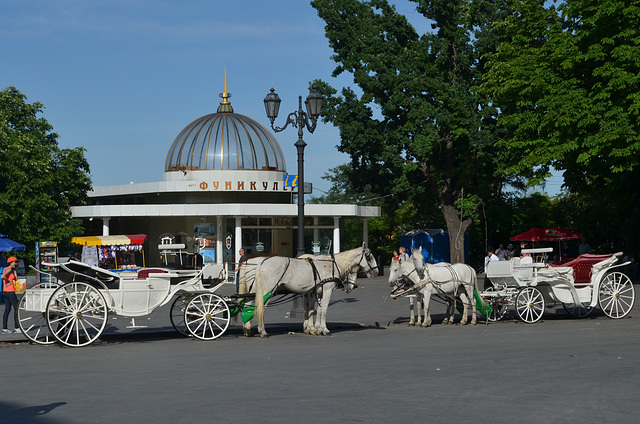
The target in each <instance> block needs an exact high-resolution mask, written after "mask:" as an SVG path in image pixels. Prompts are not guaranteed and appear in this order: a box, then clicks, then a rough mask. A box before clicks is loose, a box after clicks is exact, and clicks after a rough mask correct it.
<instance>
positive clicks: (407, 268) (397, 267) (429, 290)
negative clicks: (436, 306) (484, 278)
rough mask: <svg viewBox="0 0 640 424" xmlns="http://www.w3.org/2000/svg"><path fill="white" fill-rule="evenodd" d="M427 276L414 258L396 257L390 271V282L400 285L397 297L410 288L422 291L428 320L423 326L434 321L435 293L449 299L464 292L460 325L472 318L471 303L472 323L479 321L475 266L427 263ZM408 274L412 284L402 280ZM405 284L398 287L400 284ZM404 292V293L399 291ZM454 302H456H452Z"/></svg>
mask: <svg viewBox="0 0 640 424" xmlns="http://www.w3.org/2000/svg"><path fill="white" fill-rule="evenodd" d="M424 270H425V277H424V278H420V276H419V275H418V272H417V269H416V267H415V265H414V264H413V262H411V261H408V262H407V261H400V260H394V261H392V262H391V267H390V273H389V284H390V285H391V286H392V287H396V289H395V290H394V291H393V293H392V296H394V297H397V296H400V295H402V294H406V293H409V292H416V293H417V292H420V293H421V294H422V296H423V297H424V300H423V307H424V321H423V322H422V323H421V324H420V325H422V326H423V327H428V326H430V325H431V315H430V313H429V303H430V300H431V296H432V295H434V294H435V295H436V296H439V297H442V298H445V299H455V298H456V297H457V296H460V300H461V301H462V304H463V314H462V320H461V321H460V325H465V324H467V322H468V309H469V308H468V306H471V309H472V314H471V325H475V324H476V303H475V298H474V294H473V292H474V291H475V290H477V279H476V273H475V270H474V269H473V268H471V267H470V266H468V265H465V264H453V265H448V266H446V265H443V264H440V265H437V266H435V265H429V264H426V265H425V268H424ZM402 277H406V279H407V280H409V281H410V286H409V287H406V283H404V282H402V281H403V280H404V279H403V278H402ZM399 284H400V285H404V286H405V287H398V285H399ZM398 292H400V294H398ZM451 303H453V302H451Z"/></svg>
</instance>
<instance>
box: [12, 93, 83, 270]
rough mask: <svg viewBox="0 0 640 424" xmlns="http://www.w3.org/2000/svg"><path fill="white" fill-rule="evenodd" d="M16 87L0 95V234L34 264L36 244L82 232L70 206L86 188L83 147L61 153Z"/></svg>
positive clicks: (80, 201) (37, 110)
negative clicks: (15, 243)
mask: <svg viewBox="0 0 640 424" xmlns="http://www.w3.org/2000/svg"><path fill="white" fill-rule="evenodd" d="M43 108H44V107H43V105H42V104H41V103H39V102H34V103H28V102H27V98H26V96H25V95H24V94H22V93H21V92H20V91H18V90H17V89H16V88H15V87H8V88H6V89H4V90H2V91H1V92H0V232H2V233H4V234H7V235H9V236H10V238H12V239H14V240H16V241H18V242H20V243H22V244H24V245H25V246H26V247H27V252H26V257H25V258H24V259H27V261H28V262H30V263H33V261H34V256H33V251H34V248H35V242H36V241H42V240H55V241H58V242H61V243H64V242H69V241H70V238H71V237H72V236H75V235H79V234H82V227H81V222H80V221H79V220H76V219H73V218H72V217H71V211H70V206H76V205H83V204H85V203H86V198H87V192H88V191H89V190H90V189H91V180H90V178H89V164H88V162H87V160H86V159H85V157H84V152H85V150H84V148H81V147H78V148H73V149H61V148H59V146H58V141H57V139H58V134H56V133H54V132H53V127H52V126H51V125H50V124H49V123H48V122H47V121H46V119H44V118H43V117H39V116H38V115H39V114H40V113H42V111H43Z"/></svg>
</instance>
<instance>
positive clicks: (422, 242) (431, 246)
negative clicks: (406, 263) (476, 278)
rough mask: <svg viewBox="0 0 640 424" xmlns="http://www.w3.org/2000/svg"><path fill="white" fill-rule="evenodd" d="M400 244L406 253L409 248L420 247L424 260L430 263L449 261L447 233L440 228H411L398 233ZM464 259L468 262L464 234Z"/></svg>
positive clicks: (467, 240)
mask: <svg viewBox="0 0 640 424" xmlns="http://www.w3.org/2000/svg"><path fill="white" fill-rule="evenodd" d="M400 246H404V247H405V248H406V249H407V252H408V253H411V249H412V248H413V249H419V248H421V247H422V255H423V256H424V260H425V262H427V263H430V264H437V263H438V262H450V261H451V252H450V251H449V246H450V244H449V234H447V233H446V232H445V231H444V230H441V229H431V230H427V231H425V230H411V231H408V232H406V233H403V234H401V235H400ZM464 259H465V262H466V263H468V262H469V238H468V235H467V234H465V236H464Z"/></svg>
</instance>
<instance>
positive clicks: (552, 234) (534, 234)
mask: <svg viewBox="0 0 640 424" xmlns="http://www.w3.org/2000/svg"><path fill="white" fill-rule="evenodd" d="M581 238H582V234H579V233H574V232H573V231H568V230H565V229H564V228H560V227H555V228H532V229H530V230H529V231H526V232H524V233H522V234H518V235H517V236H513V237H511V240H512V241H565V240H575V239H581Z"/></svg>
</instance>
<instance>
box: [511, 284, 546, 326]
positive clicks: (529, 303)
mask: <svg viewBox="0 0 640 424" xmlns="http://www.w3.org/2000/svg"><path fill="white" fill-rule="evenodd" d="M516 312H517V313H518V317H519V318H520V319H521V320H522V321H524V322H526V323H527V324H533V323H534V322H538V321H540V318H542V314H543V313H544V297H542V293H540V290H538V289H537V288H535V287H524V288H523V289H522V290H520V291H519V292H518V295H517V296H516Z"/></svg>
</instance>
